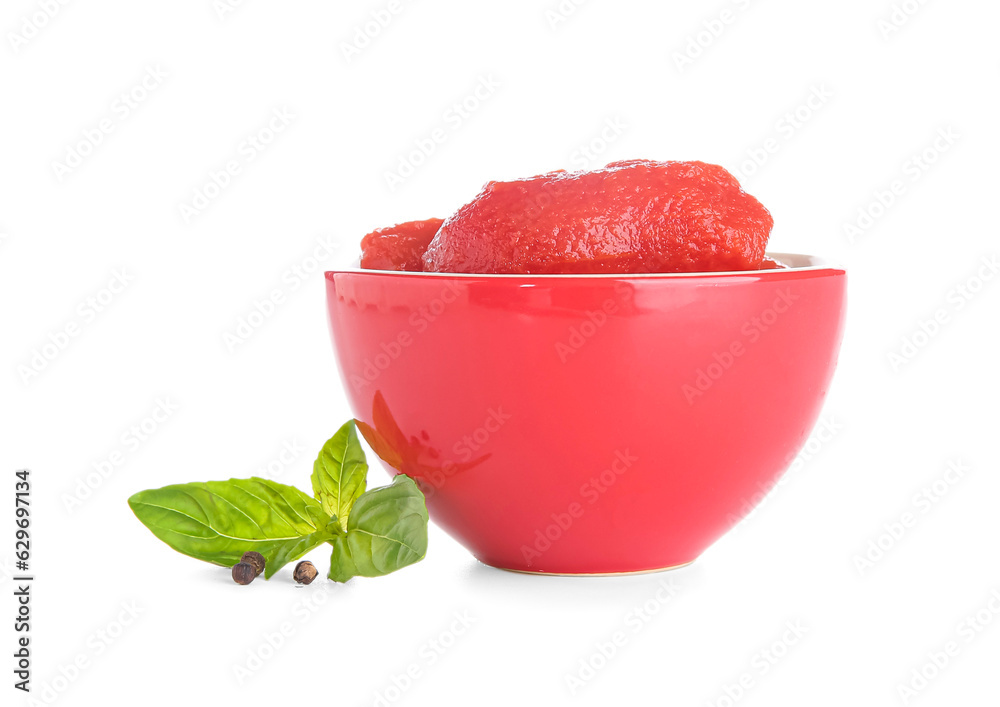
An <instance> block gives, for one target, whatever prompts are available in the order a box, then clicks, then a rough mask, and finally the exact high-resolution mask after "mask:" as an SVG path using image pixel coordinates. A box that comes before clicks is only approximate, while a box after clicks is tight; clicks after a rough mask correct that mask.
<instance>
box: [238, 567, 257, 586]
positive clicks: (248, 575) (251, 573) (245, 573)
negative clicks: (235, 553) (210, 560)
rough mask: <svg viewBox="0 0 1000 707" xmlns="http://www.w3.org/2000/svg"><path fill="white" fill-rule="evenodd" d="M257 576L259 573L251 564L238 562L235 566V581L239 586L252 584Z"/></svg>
mask: <svg viewBox="0 0 1000 707" xmlns="http://www.w3.org/2000/svg"><path fill="white" fill-rule="evenodd" d="M256 576H257V571H256V570H255V569H254V566H253V565H251V564H250V563H249V562H238V563H236V564H235V565H233V581H234V582H236V583H237V584H250V582H252V581H253V580H254V577H256Z"/></svg>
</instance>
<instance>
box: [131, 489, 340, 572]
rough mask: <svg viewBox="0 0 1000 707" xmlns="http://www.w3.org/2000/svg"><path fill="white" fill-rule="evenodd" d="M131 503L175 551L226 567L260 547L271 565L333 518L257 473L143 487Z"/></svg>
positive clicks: (296, 492) (300, 495) (297, 493)
mask: <svg viewBox="0 0 1000 707" xmlns="http://www.w3.org/2000/svg"><path fill="white" fill-rule="evenodd" d="M128 505H129V506H130V507H131V508H132V511H133V512H134V513H135V515H136V517H137V518H138V519H139V520H140V521H141V522H142V523H143V525H145V526H146V527H147V528H149V529H150V530H151V531H152V532H153V535H155V536H156V537H158V538H159V539H160V540H162V541H163V542H165V543H166V544H167V545H169V546H170V547H172V548H173V549H174V550H177V551H178V552H181V553H184V554H185V555H189V556H190V557H194V558H196V559H198V560H204V561H205V562H212V563H215V564H217V565H223V566H225V567H231V566H232V565H234V564H236V563H237V562H239V561H240V558H241V557H242V556H243V553H244V552H247V551H248V550H256V551H257V552H259V553H260V554H262V555H263V556H264V559H265V560H266V562H267V565H268V567H267V568H268V569H270V567H269V565H270V564H271V563H272V562H273V560H274V557H275V554H276V553H277V552H278V551H279V549H280V548H281V547H282V546H283V545H285V544H286V543H288V542H290V541H295V540H300V539H301V538H302V537H303V536H307V535H311V534H313V533H315V532H316V531H318V530H322V529H324V528H325V527H326V524H327V523H328V522H329V515H328V514H326V513H324V512H323V509H322V508H321V507H320V505H319V503H317V502H316V501H314V500H313V499H311V498H310V497H309V496H307V495H306V494H304V493H303V492H302V491H299V490H298V489H297V488H295V487H293V486H286V485H284V484H279V483H277V482H275V481H269V480H267V479H259V478H256V477H255V478H251V479H230V480H228V481H208V482H203V483H190V484H176V485H173V486H164V487H163V488H160V489H150V490H148V491H140V492H139V493H137V494H135V495H134V496H132V497H131V498H129V500H128ZM286 552H287V550H286Z"/></svg>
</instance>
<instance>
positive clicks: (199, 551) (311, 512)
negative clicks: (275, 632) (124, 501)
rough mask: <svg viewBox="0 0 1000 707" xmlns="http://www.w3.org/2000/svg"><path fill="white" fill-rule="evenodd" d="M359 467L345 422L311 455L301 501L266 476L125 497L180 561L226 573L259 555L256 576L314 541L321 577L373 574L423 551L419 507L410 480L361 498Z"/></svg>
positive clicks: (364, 471)
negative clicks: (327, 549) (261, 567)
mask: <svg viewBox="0 0 1000 707" xmlns="http://www.w3.org/2000/svg"><path fill="white" fill-rule="evenodd" d="M367 475H368V463H367V461H366V460H365V453H364V450H363V449H362V448H361V444H360V443H359V441H358V434H357V430H356V428H355V424H354V421H353V420H351V421H350V422H348V423H347V424H345V425H344V426H343V427H341V428H340V429H339V430H338V431H337V433H336V434H335V435H334V436H333V437H331V438H330V439H329V440H328V441H327V442H326V444H324V445H323V448H322V450H320V453H319V456H318V457H317V459H316V462H315V464H314V465H313V473H312V487H313V496H312V497H310V496H308V495H306V494H305V493H303V492H302V491H300V490H298V489H297V488H295V487H294V486H288V485H285V484H280V483H278V482H276V481H270V480H268V479H260V478H256V477H254V478H250V479H229V480H228V481H208V482H194V483H189V484H174V485H171V486H164V487H163V488H159V489H150V490H147V491H140V492H139V493H137V494H135V495H133V496H132V497H131V498H129V500H128V504H129V506H130V507H131V508H132V511H133V512H134V513H135V515H136V517H137V518H138V519H139V520H140V521H141V522H142V524H143V525H145V526H146V527H147V528H149V529H150V531H152V533H153V535H155V536H156V537H158V538H159V539H160V540H162V541H163V542H165V543H166V544H167V545H169V546H170V547H172V548H173V549H174V550H177V551H178V552H181V553H183V554H185V555H188V556H189V557H193V558H195V559H198V560H203V561H205V562H212V563H214V564H217V565H222V566H225V567H231V566H232V565H234V564H236V563H237V562H239V561H240V558H241V557H242V555H243V553H244V552H247V551H249V550H256V551H257V552H259V553H260V554H262V555H263V556H264V559H265V562H266V565H265V571H264V577H265V578H266V579H270V578H271V577H272V576H273V575H274V573H275V572H277V571H278V570H279V569H281V568H282V567H284V566H285V565H287V564H288V563H290V562H294V561H295V560H298V559H299V558H300V557H302V556H303V555H305V554H306V553H308V552H310V551H311V550H314V549H315V548H317V547H319V546H320V545H322V544H323V543H329V544H330V545H332V546H333V552H332V554H331V557H330V572H329V577H330V579H332V580H334V581H336V582H346V581H347V580H349V579H351V578H352V577H357V576H361V577H378V576H382V575H385V574H389V573H390V572H395V571H396V570H398V569H401V568H403V567H406V566H407V565H411V564H413V563H414V562H418V561H420V560H422V559H423V558H424V555H425V554H426V553H427V507H426V505H425V502H424V495H423V494H422V493H421V492H420V489H418V488H417V485H416V484H415V483H414V482H413V479H411V478H409V477H408V476H404V475H398V476H397V477H396V478H395V479H394V480H393V482H392V484H390V485H389V486H385V487H382V488H378V489H372V490H371V491H366V490H365V489H366V477H367Z"/></svg>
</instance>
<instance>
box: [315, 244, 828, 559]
mask: <svg viewBox="0 0 1000 707" xmlns="http://www.w3.org/2000/svg"><path fill="white" fill-rule="evenodd" d="M773 257H775V258H777V259H778V260H780V261H782V262H783V263H785V264H787V265H788V266H789V267H788V268H787V269H782V270H763V271H752V272H728V273H687V274H643V275H458V274H446V273H404V272H384V271H377V270H343V271H335V272H328V273H326V280H327V282H326V284H327V302H328V306H329V315H330V325H331V331H332V336H333V342H334V348H335V351H336V355H337V360H338V362H339V364H340V371H341V374H342V376H343V380H344V384H345V388H346V390H347V395H348V399H349V400H350V404H351V407H352V409H353V410H354V414H355V415H356V417H357V419H358V422H359V429H360V430H361V432H362V434H363V435H364V436H365V438H366V439H367V440H368V442H369V444H370V445H371V446H372V448H373V449H374V450H375V452H376V453H377V454H378V455H379V456H380V457H381V459H382V461H383V462H384V464H385V465H386V468H387V469H388V470H389V471H390V473H404V474H408V475H410V476H412V477H413V478H414V479H416V480H417V483H418V484H419V485H420V487H421V488H422V489H423V490H424V493H425V494H426V496H427V507H428V510H429V511H430V516H431V518H432V519H433V520H434V521H435V522H436V523H437V524H438V525H440V526H441V527H442V528H444V529H445V530H446V531H447V532H448V533H450V534H451V535H452V536H453V537H455V538H456V539H457V540H458V541H459V542H460V543H462V544H463V545H464V546H465V547H467V548H468V549H469V550H470V551H471V552H472V554H473V555H475V556H476V557H477V558H478V559H479V560H481V561H482V562H484V563H486V564H488V565H493V566H495V567H501V568H504V569H510V570H519V571H525V572H545V573H560V574H606V573H624V572H643V571H650V570H657V569H667V568H670V567H677V566H680V565H684V564H687V563H689V562H691V561H693V560H694V559H695V558H696V557H698V555H699V554H701V553H702V551H704V550H705V549H706V548H707V547H708V546H709V545H711V544H712V543H713V542H714V541H715V540H717V539H718V538H719V537H720V536H721V535H722V534H723V533H725V532H726V530H728V529H729V528H730V527H732V525H734V523H735V522H736V521H738V520H739V518H740V516H741V514H745V513H746V511H747V508H748V507H750V506H749V505H748V502H749V501H750V500H751V499H756V498H759V496H760V494H759V491H760V489H761V488H762V487H764V488H767V487H770V486H771V485H773V484H774V483H775V482H776V481H777V479H778V477H779V476H780V475H781V474H782V473H783V472H784V470H785V468H786V467H787V466H788V465H789V464H790V462H791V461H792V460H793V458H794V456H795V454H796V453H797V452H798V450H799V449H800V447H801V446H802V445H803V443H804V442H805V441H806V439H807V437H808V435H809V432H810V429H811V428H812V426H813V424H814V423H815V421H816V418H817V416H818V414H819V411H820V407H821V405H822V402H823V398H824V395H825V394H826V391H827V387H828V386H829V383H830V379H831V376H832V375H833V370H834V366H835V364H836V359H837V352H838V349H839V346H840V339H841V333H842V329H843V323H844V312H845V284H846V274H845V272H844V271H843V270H841V269H839V268H835V267H831V266H829V265H826V264H823V263H822V262H820V261H819V260H818V259H816V258H813V257H810V256H804V255H783V254H774V256H773Z"/></svg>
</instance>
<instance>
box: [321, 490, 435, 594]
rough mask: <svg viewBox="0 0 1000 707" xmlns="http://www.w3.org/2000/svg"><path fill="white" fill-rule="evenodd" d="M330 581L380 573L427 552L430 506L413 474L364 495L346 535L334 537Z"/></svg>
mask: <svg viewBox="0 0 1000 707" xmlns="http://www.w3.org/2000/svg"><path fill="white" fill-rule="evenodd" d="M330 544H331V545H333V553H332V554H331V556H330V575H329V576H330V579H332V580H333V581H335V582H346V581H347V580H349V579H350V578H351V577H380V576H382V575H384V574H389V573H390V572H395V571H396V570H398V569H400V568H402V567H406V566H407V565H412V564H413V563H414V562H418V561H419V560H422V559H424V555H425V554H427V506H426V505H425V503H424V495H423V494H422V493H420V489H418V488H417V485H416V484H415V483H414V482H413V479H411V478H410V477H409V476H405V475H403V474H400V475H398V476H397V477H396V478H395V479H393V481H392V484H391V485H389V486H383V487H382V488H379V489H374V490H372V491H368V492H367V493H365V494H362V495H361V497H360V498H358V500H357V502H356V503H355V504H354V508H353V509H352V510H351V516H350V518H349V519H348V523H347V534H346V535H338V536H337V537H335V538H333V540H331V541H330Z"/></svg>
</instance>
